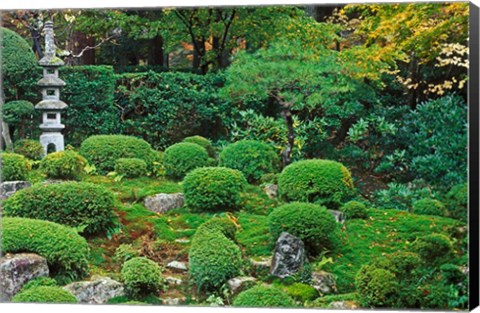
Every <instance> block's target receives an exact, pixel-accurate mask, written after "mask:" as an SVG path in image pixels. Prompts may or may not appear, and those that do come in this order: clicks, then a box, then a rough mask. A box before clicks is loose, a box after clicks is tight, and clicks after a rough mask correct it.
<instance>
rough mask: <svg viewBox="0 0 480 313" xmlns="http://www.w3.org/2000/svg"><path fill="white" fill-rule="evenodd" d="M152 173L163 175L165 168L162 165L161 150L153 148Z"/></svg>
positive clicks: (157, 175)
mask: <svg viewBox="0 0 480 313" xmlns="http://www.w3.org/2000/svg"><path fill="white" fill-rule="evenodd" d="M152 174H153V176H155V177H160V176H163V175H165V168H164V167H163V151H156V150H153V164H152Z"/></svg>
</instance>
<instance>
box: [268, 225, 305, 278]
mask: <svg viewBox="0 0 480 313" xmlns="http://www.w3.org/2000/svg"><path fill="white" fill-rule="evenodd" d="M304 262H305V246H304V244H303V241H302V240H300V239H299V238H297V237H295V236H293V235H290V234H289V233H287V232H283V233H281V234H280V237H278V239H277V244H276V246H275V252H274V254H273V260H272V267H271V270H270V274H272V275H274V276H277V277H280V278H285V277H287V276H290V275H293V274H295V273H296V272H297V271H298V270H300V269H301V268H302V267H303V263H304Z"/></svg>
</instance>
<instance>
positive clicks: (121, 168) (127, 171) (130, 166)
mask: <svg viewBox="0 0 480 313" xmlns="http://www.w3.org/2000/svg"><path fill="white" fill-rule="evenodd" d="M115 172H116V173H117V174H119V175H123V176H125V177H127V178H134V177H141V176H145V175H147V163H145V161H144V160H142V159H137V158H120V159H118V160H117V161H116V162H115Z"/></svg>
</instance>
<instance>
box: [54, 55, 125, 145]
mask: <svg viewBox="0 0 480 313" xmlns="http://www.w3.org/2000/svg"><path fill="white" fill-rule="evenodd" d="M59 75H60V78H61V79H62V80H64V81H65V83H66V85H65V87H63V88H62V92H61V98H62V100H63V101H64V102H65V103H67V104H68V109H67V110H65V112H64V113H62V119H63V121H64V124H65V130H64V134H65V139H66V141H67V143H70V144H73V145H74V146H79V145H80V143H81V142H82V141H83V140H85V138H87V137H89V136H91V135H99V134H115V133H117V134H118V133H121V130H122V128H123V126H122V123H121V110H120V109H119V108H118V107H116V106H115V104H114V102H113V99H114V93H115V76H114V73H113V69H112V67H110V66H103V65H102V66H89V65H87V66H71V67H70V66H66V67H62V68H61V69H60V74H59Z"/></svg>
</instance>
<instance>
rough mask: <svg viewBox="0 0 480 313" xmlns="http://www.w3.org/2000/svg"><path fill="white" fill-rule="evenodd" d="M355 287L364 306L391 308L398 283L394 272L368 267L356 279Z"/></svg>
mask: <svg viewBox="0 0 480 313" xmlns="http://www.w3.org/2000/svg"><path fill="white" fill-rule="evenodd" d="M355 287H356V289H357V292H358V298H359V300H360V302H361V303H362V305H363V306H366V307H391V306H392V305H393V303H394V301H395V298H396V296H395V294H396V293H397V290H398V282H397V280H396V277H395V275H394V274H393V273H392V272H390V271H388V270H386V269H381V268H376V267H374V266H369V265H366V266H363V267H362V268H361V269H360V271H359V272H358V274H357V276H356V277H355Z"/></svg>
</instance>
